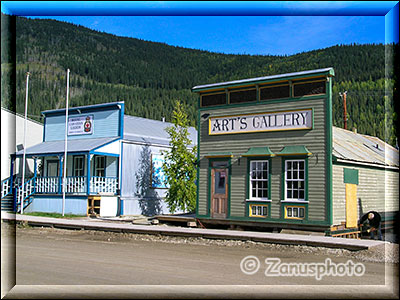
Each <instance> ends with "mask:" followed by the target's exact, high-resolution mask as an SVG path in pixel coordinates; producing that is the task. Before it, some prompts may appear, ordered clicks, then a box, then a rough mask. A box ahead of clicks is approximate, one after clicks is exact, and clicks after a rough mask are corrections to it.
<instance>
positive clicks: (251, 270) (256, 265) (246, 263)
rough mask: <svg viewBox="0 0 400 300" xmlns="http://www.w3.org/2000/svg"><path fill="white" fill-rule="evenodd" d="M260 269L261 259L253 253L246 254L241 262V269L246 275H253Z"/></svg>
mask: <svg viewBox="0 0 400 300" xmlns="http://www.w3.org/2000/svg"><path fill="white" fill-rule="evenodd" d="M258 269H260V261H259V259H258V258H257V257H255V256H253V255H249V256H246V257H245V258H243V259H242V261H241V262H240V270H242V272H243V273H244V274H246V275H253V274H255V273H257V271H258Z"/></svg>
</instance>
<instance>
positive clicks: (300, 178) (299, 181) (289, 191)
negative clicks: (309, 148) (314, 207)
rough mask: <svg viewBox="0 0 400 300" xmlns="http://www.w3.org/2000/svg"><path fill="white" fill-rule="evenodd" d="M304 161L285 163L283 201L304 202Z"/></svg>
mask: <svg viewBox="0 0 400 300" xmlns="http://www.w3.org/2000/svg"><path fill="white" fill-rule="evenodd" d="M305 166H306V163H305V160H304V159H300V160H286V161H285V200H296V201H299V200H300V201H301V200H305V184H306V182H305V181H306V179H305Z"/></svg>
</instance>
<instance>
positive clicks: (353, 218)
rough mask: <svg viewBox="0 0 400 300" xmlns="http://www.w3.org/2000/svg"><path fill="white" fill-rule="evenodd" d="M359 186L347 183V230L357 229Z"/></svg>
mask: <svg viewBox="0 0 400 300" xmlns="http://www.w3.org/2000/svg"><path fill="white" fill-rule="evenodd" d="M357 222H358V207H357V185H356V184H351V183H346V228H354V227H357Z"/></svg>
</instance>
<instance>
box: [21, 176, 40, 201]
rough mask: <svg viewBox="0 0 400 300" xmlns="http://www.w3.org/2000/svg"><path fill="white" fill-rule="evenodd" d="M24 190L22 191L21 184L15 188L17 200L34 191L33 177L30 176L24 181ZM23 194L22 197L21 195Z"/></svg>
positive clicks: (26, 196)
mask: <svg viewBox="0 0 400 300" xmlns="http://www.w3.org/2000/svg"><path fill="white" fill-rule="evenodd" d="M24 186H25V187H24V192H23V193H22V185H21V186H19V187H18V188H17V201H18V202H21V199H23V200H25V199H26V198H28V197H29V196H30V195H32V194H34V193H35V187H36V186H35V178H31V179H30V180H28V181H26V182H25V183H24ZM22 196H23V197H22Z"/></svg>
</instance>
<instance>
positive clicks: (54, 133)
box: [44, 109, 120, 142]
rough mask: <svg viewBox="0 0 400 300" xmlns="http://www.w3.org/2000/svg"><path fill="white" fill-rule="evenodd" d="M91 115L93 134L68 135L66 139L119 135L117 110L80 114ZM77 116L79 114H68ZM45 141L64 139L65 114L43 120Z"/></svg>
mask: <svg viewBox="0 0 400 300" xmlns="http://www.w3.org/2000/svg"><path fill="white" fill-rule="evenodd" d="M86 115H93V134H86V135H85V134H84V135H69V136H68V139H70V140H73V139H94V138H103V137H110V136H118V135H119V125H120V123H119V110H115V109H114V110H104V111H96V112H88V113H83V114H82V116H86ZM72 116H75V117H76V116H79V114H73V115H69V117H72ZM44 132H45V141H46V142H48V141H60V140H64V137H65V136H64V135H65V116H64V115H63V116H49V117H46V121H45V131H44Z"/></svg>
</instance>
